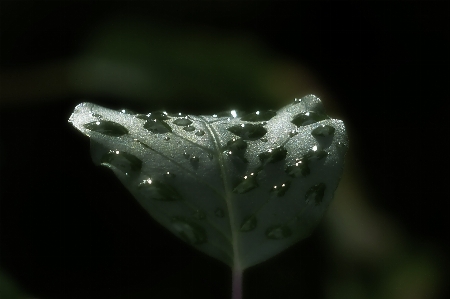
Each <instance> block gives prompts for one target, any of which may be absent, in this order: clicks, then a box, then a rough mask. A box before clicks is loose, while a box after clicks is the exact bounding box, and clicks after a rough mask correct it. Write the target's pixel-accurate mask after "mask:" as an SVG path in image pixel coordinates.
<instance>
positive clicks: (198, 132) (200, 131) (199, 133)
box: [195, 130, 205, 136]
mask: <svg viewBox="0 0 450 299" xmlns="http://www.w3.org/2000/svg"><path fill="white" fill-rule="evenodd" d="M195 135H197V136H203V135H205V131H203V130H198V131H197V132H195Z"/></svg>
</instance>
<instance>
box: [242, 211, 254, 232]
mask: <svg viewBox="0 0 450 299" xmlns="http://www.w3.org/2000/svg"><path fill="white" fill-rule="evenodd" d="M256 224H257V220H256V217H255V216H254V215H252V216H249V217H246V218H245V219H244V221H242V224H241V228H240V229H239V230H240V231H241V232H249V231H252V230H254V229H255V228H256Z"/></svg>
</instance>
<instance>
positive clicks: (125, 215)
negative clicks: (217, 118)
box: [0, 1, 450, 299]
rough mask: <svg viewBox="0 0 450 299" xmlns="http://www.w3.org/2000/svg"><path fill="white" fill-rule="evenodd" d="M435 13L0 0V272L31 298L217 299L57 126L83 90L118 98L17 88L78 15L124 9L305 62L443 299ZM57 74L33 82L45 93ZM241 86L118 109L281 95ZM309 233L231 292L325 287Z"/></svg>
mask: <svg viewBox="0 0 450 299" xmlns="http://www.w3.org/2000/svg"><path fill="white" fill-rule="evenodd" d="M449 12H450V4H448V3H445V2H402V3H400V2H396V3H384V2H383V3H371V4H362V3H346V2H344V3H309V2H307V3H300V4H299V3H293V2H282V3H278V2H275V1H274V2H256V3H253V2H251V3H250V2H228V1H223V2H193V3H181V2H170V3H166V2H131V1H130V2H77V3H66V2H62V1H55V2H40V1H36V2H27V1H21V2H15V1H14V2H13V1H2V2H0V22H1V23H0V30H1V36H0V47H1V48H0V67H1V73H2V77H1V79H2V81H1V82H0V83H1V85H0V88H1V89H0V96H1V97H0V104H1V105H0V188H1V189H0V200H1V201H0V209H1V210H0V217H1V218H0V229H1V235H0V238H1V239H0V250H1V251H0V253H1V270H2V271H3V273H4V274H3V275H4V276H5V277H7V278H5V281H8V282H9V281H12V282H11V284H14V285H17V286H18V288H20V289H21V290H22V291H23V292H25V293H26V294H29V295H30V296H32V297H36V298H42V299H45V298H153V297H154V298H194V297H195V298H229V297H230V282H231V277H230V273H229V269H227V267H226V266H224V265H222V264H221V263H220V262H217V261H215V260H212V259H211V258H209V257H207V256H204V255H203V254H201V253H199V252H197V251H195V250H193V249H191V248H190V247H189V246H188V245H185V244H184V243H182V242H180V241H179V240H178V239H177V238H175V237H174V236H172V235H170V234H169V233H167V232H166V231H165V230H164V229H163V228H161V227H160V226H159V225H158V224H156V222H154V221H153V220H152V219H151V218H150V217H149V216H148V215H147V214H146V212H145V211H143V210H142V209H141V208H140V207H139V206H138V205H137V203H135V202H134V199H133V198H132V197H131V196H130V195H129V194H128V193H127V191H126V190H125V188H124V187H123V186H121V185H120V184H119V183H118V181H117V180H116V178H115V177H114V176H113V174H112V173H111V172H110V171H108V170H107V169H103V168H99V167H95V166H94V165H93V164H92V163H91V159H90V155H89V140H88V139H87V138H85V137H84V136H82V135H81V134H79V132H77V131H76V130H75V129H74V128H72V127H71V126H70V125H69V124H68V123H67V119H68V118H69V116H70V114H71V112H72V110H73V108H74V107H75V105H76V104H78V103H80V102H81V101H83V99H88V100H89V101H91V102H95V103H98V104H102V105H105V106H108V107H111V108H122V105H123V104H122V103H124V101H125V100H126V96H123V95H111V94H108V93H107V92H105V93H104V94H101V93H100V94H99V93H95V94H91V93H89V92H86V91H77V90H75V91H72V92H64V91H61V92H56V93H53V94H52V93H50V94H52V97H48V96H47V95H46V94H45V93H44V94H41V93H39V91H40V90H41V88H40V87H39V88H37V89H36V90H38V92H37V94H36V95H35V96H34V95H33V94H31V95H28V94H26V92H25V91H24V90H25V89H27V88H28V87H27V86H28V85H27V84H25V83H26V81H27V80H28V79H26V78H25V75H24V77H21V75H20V74H22V73H23V72H26V71H27V70H29V69H34V67H35V66H36V65H45V64H51V63H53V62H54V61H62V60H65V59H69V58H71V57H76V56H77V55H80V53H81V52H82V49H83V42H84V41H85V40H86V36H89V34H90V32H91V30H92V28H93V27H94V26H96V25H97V24H98V23H99V22H102V21H103V20H106V19H107V18H108V17H109V16H114V15H121V14H127V15H132V16H136V17H138V18H140V19H148V20H151V21H152V22H153V24H158V22H160V23H164V24H167V23H168V24H170V26H172V27H173V28H178V27H185V26H193V27H195V28H207V30H209V32H216V31H217V32H224V31H226V32H227V34H230V35H233V34H240V33H242V32H244V33H245V34H248V35H249V36H252V38H254V39H256V40H258V41H259V44H260V45H261V46H262V47H264V48H265V49H268V50H267V51H269V52H270V53H272V54H271V55H275V56H276V55H278V56H280V57H283V58H284V59H286V60H288V61H292V62H295V63H296V65H301V66H303V67H306V69H308V70H309V71H311V73H312V74H314V76H315V78H317V80H318V81H320V86H325V91H323V90H320V91H318V93H319V94H322V95H330V97H331V98H332V100H329V101H330V102H329V104H328V105H329V106H330V107H334V108H333V109H332V111H333V112H334V116H339V118H342V119H344V121H345V122H346V124H347V125H348V127H349V131H350V141H351V159H352V161H354V162H352V163H353V165H356V169H357V170H358V172H357V176H360V177H364V181H365V182H366V183H367V185H365V186H368V187H367V188H368V189H367V190H366V191H365V192H366V194H369V196H368V199H367V200H369V201H371V205H372V206H373V207H375V208H376V209H377V211H381V213H384V214H386V215H389V217H391V218H393V219H395V220H396V223H397V224H398V226H399V227H401V229H402V233H403V234H405V235H406V237H405V238H406V239H407V240H408V241H407V242H406V243H407V244H409V245H407V246H406V247H408V246H409V247H410V249H411V250H415V249H416V248H422V247H421V246H424V247H426V248H433V249H432V250H431V252H433V253H437V254H435V255H434V258H435V260H434V262H435V263H436V264H437V266H436V273H439V274H436V275H437V277H439V278H438V279H436V286H435V290H437V291H435V292H434V293H433V295H432V297H423V298H441V297H442V298H443V297H444V296H445V294H446V293H445V292H446V291H447V290H446V289H445V285H444V284H446V283H445V279H446V278H448V270H447V266H448V255H447V253H448V252H449V249H450V248H449V231H448V229H447V227H448V224H449V223H448V222H449V221H448V215H449V212H450V209H449V198H450V196H449V192H448V184H449V175H448V170H449V166H450V165H449V158H448V149H449V141H448V137H449V134H448V130H449V128H450V123H449V118H448V101H449V94H450V87H449V86H450V82H449V70H450V69H449V62H450V58H449V53H450V46H449V39H450V13H449ZM200 69H201V68H200ZM22 78H23V80H24V84H23V86H22V85H21V79H22ZM27 78H28V77H27ZM55 78H56V79H55ZM58 78H59V77H58V76H57V75H55V76H53V77H49V79H48V84H49V85H50V86H55V87H54V88H56V89H58V88H59V87H58V86H59V85H58V84H57V83H58V81H57V79H58ZM40 79H42V77H41V78H40ZM51 80H56V83H55V84H53V85H52V83H51V82H50V81H51ZM178 80H183V79H182V78H181V79H179V78H175V79H174V82H173V84H178V82H177V81H178ZM11 82H13V83H11ZM44 82H47V81H46V80H44ZM14 84H16V85H14ZM13 85H14V86H13ZM232 85H233V82H231V83H230V86H232ZM11 86H13V87H11ZM168 86H170V82H169V83H168ZM45 88H46V87H45ZM49 88H50V89H51V88H52V87H49ZM22 89H24V90H22ZM42 89H44V87H42ZM249 93H250V92H248V91H245V92H242V93H240V91H239V90H237V91H236V92H235V93H234V94H232V95H233V96H229V97H228V98H225V99H224V98H223V97H220V95H218V96H217V98H206V97H205V98H201V97H202V96H203V97H204V94H203V95H202V94H199V95H197V94H196V93H195V92H193V93H190V94H188V95H186V96H185V97H184V98H183V96H182V95H181V96H179V97H178V98H177V100H176V101H164V100H165V99H166V98H164V96H161V100H159V101H158V99H156V100H151V102H150V103H142V102H139V101H135V102H130V103H129V104H126V105H127V106H131V107H127V108H132V109H134V110H138V111H140V110H142V109H146V110H147V112H148V111H151V110H158V109H161V108H165V109H167V110H169V111H173V112H178V111H187V112H189V113H196V114H202V113H213V112H217V111H221V110H225V109H229V108H230V107H239V108H241V109H246V110H248V111H252V110H253V109H255V108H273V109H278V108H280V107H281V106H283V105H284V104H281V102H280V103H274V102H273V101H272V102H271V101H270V99H269V98H267V99H265V100H264V101H263V102H258V97H250V98H248V96H249ZM24 94H25V95H24ZM230 95H231V93H230ZM196 96H197V98H195V97H196ZM298 96H303V94H299V95H298ZM290 100H291V99H290ZM149 101H150V100H149ZM324 103H325V106H326V107H327V102H326V98H324ZM323 231H324V228H323V227H321V228H319V230H318V231H317V232H316V233H315V234H314V235H313V236H312V237H311V238H309V239H308V240H305V241H303V242H301V244H298V245H297V246H294V247H293V248H290V249H289V250H288V251H287V252H286V253H283V254H280V255H279V256H277V257H275V258H273V259H272V260H270V261H268V262H266V263H263V264H261V265H258V266H255V267H254V268H251V269H249V270H248V272H246V276H245V283H244V286H245V291H244V295H245V296H244V298H331V297H330V295H329V293H327V291H326V287H325V281H326V280H330V279H333V278H330V275H329V274H328V273H333V270H332V269H333V267H335V266H336V265H335V264H334V263H335V262H334V260H333V258H332V257H330V256H331V255H330V254H329V253H328V251H329V250H330V249H329V248H328V247H327V246H331V245H330V243H327V242H328V241H327V240H326V237H324V235H326V233H324V232H323ZM432 255H433V254H432ZM380 262H381V263H383V262H386V263H387V262H388V261H380ZM358 269H359V270H358V271H360V272H358V273H360V274H361V275H360V276H361V280H359V281H358V283H359V284H360V285H361V287H362V288H366V289H367V290H368V291H367V293H371V294H372V297H370V298H382V297H380V296H381V295H380V296H378V295H376V294H378V293H377V291H376V290H377V287H378V284H381V281H382V279H381V278H380V276H381V274H380V273H379V272H376V274H374V273H375V272H372V271H371V268H370V267H368V266H367V267H366V268H364V267H363V268H358ZM355 271H356V270H355ZM442 281H444V284H443V283H442ZM4 284H6V283H4ZM355 288H358V287H357V286H356V287H355ZM349 292H350V293H349V294H350V295H348V297H347V298H352V295H351V294H352V293H351V291H349ZM333 298H337V297H333ZM353 298H357V296H356V297H353ZM367 298H369V297H367ZM398 298H400V297H398ZM401 298H422V297H414V296H412V295H411V296H409V297H408V296H406V297H401Z"/></svg>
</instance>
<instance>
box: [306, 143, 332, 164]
mask: <svg viewBox="0 0 450 299" xmlns="http://www.w3.org/2000/svg"><path fill="white" fill-rule="evenodd" d="M326 156H328V153H327V152H326V151H324V150H322V149H318V148H317V146H314V147H313V148H312V149H311V150H310V151H309V152H308V153H307V154H305V155H304V156H303V160H304V161H305V162H307V163H308V162H313V161H317V160H322V159H323V158H325V157H326Z"/></svg>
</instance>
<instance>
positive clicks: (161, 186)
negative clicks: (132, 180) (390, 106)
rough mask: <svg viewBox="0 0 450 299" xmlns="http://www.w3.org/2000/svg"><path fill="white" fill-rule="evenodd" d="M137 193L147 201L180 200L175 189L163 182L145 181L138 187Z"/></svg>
mask: <svg viewBox="0 0 450 299" xmlns="http://www.w3.org/2000/svg"><path fill="white" fill-rule="evenodd" d="M138 189H139V191H140V192H141V193H142V194H143V195H144V196H145V197H146V198H148V199H152V200H158V201H176V200H182V197H181V195H180V194H179V193H178V191H177V190H175V188H173V187H172V186H170V185H169V184H167V183H165V182H161V181H158V180H152V179H146V180H144V181H143V182H141V183H140V184H139V185H138Z"/></svg>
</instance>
